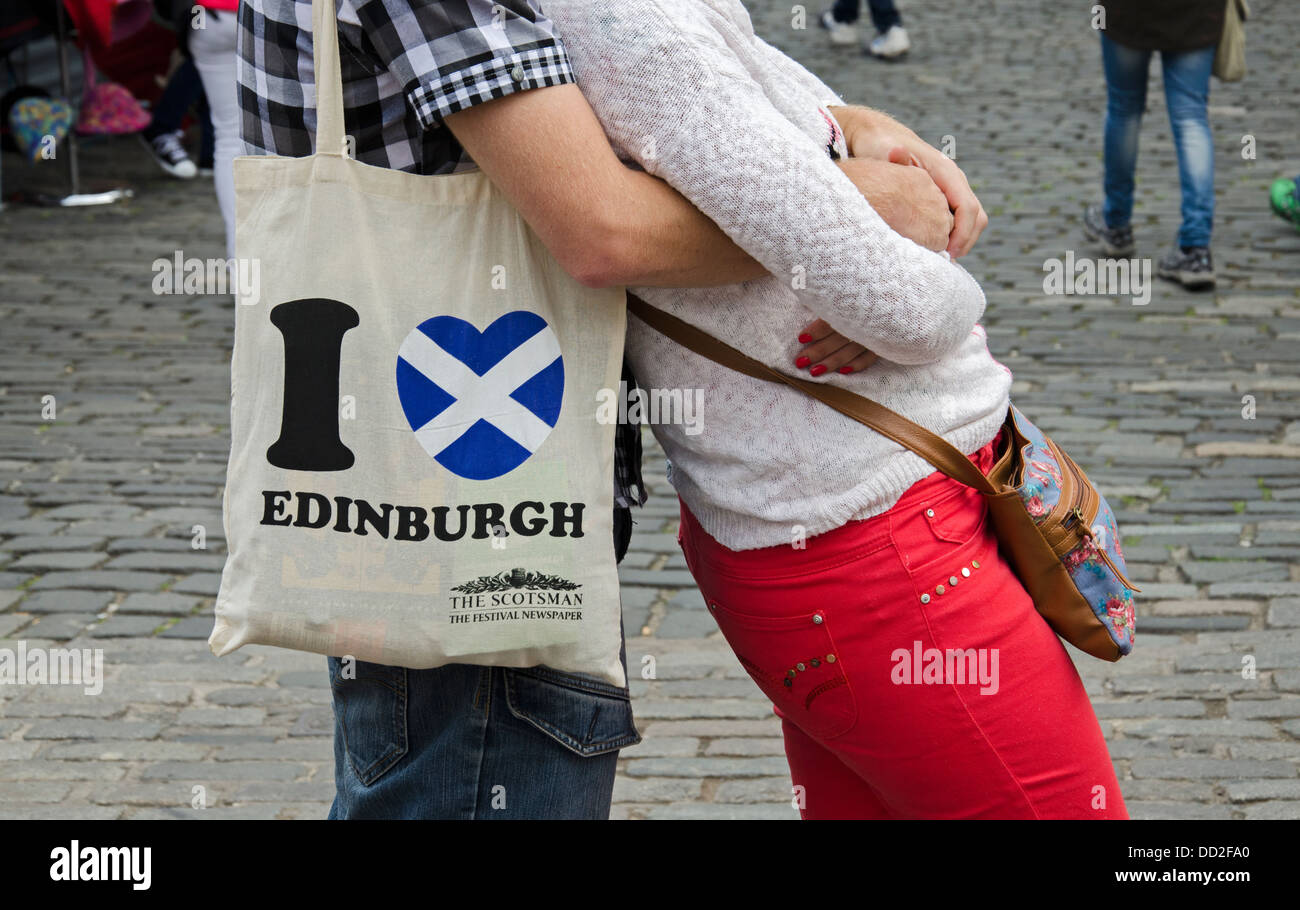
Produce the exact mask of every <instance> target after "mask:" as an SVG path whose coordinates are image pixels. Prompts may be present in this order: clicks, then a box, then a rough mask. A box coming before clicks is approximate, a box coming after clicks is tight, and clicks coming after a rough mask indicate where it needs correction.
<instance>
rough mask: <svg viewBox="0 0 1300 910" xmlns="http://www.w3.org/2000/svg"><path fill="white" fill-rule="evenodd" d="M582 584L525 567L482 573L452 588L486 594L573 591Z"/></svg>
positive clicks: (464, 592)
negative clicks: (523, 591) (519, 590)
mask: <svg viewBox="0 0 1300 910" xmlns="http://www.w3.org/2000/svg"><path fill="white" fill-rule="evenodd" d="M581 587H582V585H579V584H574V583H573V582H571V581H569V580H568V579H567V578H561V577H560V576H558V575H546V574H544V573H542V572H529V571H527V570H525V569H511V570H510V571H509V572H500V573H498V574H496V575H482V576H480V577H478V578H476V579H474V580H473V581H467V582H465V583H464V584H463V585H457V586H456V587H454V588H452V590H453V591H459V592H461V593H462V594H488V593H492V592H494V591H511V590H515V589H517V588H522V589H524V590H527V591H573V590H576V589H577V588H581Z"/></svg>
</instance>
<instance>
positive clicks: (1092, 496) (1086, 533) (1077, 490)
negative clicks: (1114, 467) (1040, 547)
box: [1048, 440, 1142, 594]
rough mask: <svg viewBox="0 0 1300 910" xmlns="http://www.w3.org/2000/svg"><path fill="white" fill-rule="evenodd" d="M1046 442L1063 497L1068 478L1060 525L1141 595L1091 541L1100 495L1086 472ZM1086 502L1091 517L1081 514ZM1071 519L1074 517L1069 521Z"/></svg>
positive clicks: (1107, 555)
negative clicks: (1066, 507)
mask: <svg viewBox="0 0 1300 910" xmlns="http://www.w3.org/2000/svg"><path fill="white" fill-rule="evenodd" d="M1048 445H1049V446H1050V447H1051V449H1052V452H1053V453H1054V454H1055V455H1056V463H1057V464H1058V465H1060V466H1061V493H1062V494H1063V496H1064V494H1065V492H1066V489H1067V485H1066V482H1065V481H1066V479H1067V478H1068V479H1069V481H1070V482H1069V485H1068V489H1069V494H1070V496H1069V503H1070V505H1069V512H1068V513H1067V514H1066V516H1065V518H1064V519H1062V521H1061V527H1062V528H1073V529H1074V532H1075V534H1077V535H1078V536H1079V539H1080V540H1081V541H1082V540H1086V541H1087V542H1088V543H1089V544H1090V545H1091V546H1092V550H1093V552H1094V553H1096V554H1097V555H1098V556H1100V557H1101V561H1102V562H1104V563H1105V564H1106V566H1107V568H1109V569H1110V570H1111V571H1112V572H1114V573H1115V575H1116V577H1118V578H1119V580H1120V581H1122V582H1123V583H1124V586H1125V587H1126V588H1128V589H1129V590H1130V591H1134V592H1136V593H1138V594H1141V593H1142V589H1141V588H1139V587H1137V586H1136V585H1135V584H1133V582H1131V581H1129V579H1128V576H1127V575H1126V574H1125V573H1123V572H1121V571H1120V568H1119V566H1117V565H1115V563H1114V561H1113V560H1112V559H1111V558H1110V556H1109V554H1107V553H1106V550H1105V548H1104V547H1099V546H1097V544H1096V543H1095V542H1094V541H1093V534H1092V522H1093V521H1095V520H1096V518H1097V512H1098V511H1100V509H1101V496H1100V495H1099V494H1098V493H1097V491H1096V490H1094V489H1092V487H1091V486H1090V485H1089V484H1088V483H1086V482H1085V481H1083V480H1082V479H1081V478H1082V477H1085V476H1086V475H1084V473H1083V471H1082V469H1080V467H1079V466H1078V465H1077V464H1075V463H1074V459H1073V458H1071V457H1070V456H1069V455H1066V454H1065V452H1063V451H1062V450H1061V448H1060V447H1059V446H1058V445H1057V444H1056V443H1055V442H1052V441H1051V440H1048ZM1085 504H1086V505H1087V506H1088V511H1089V512H1091V513H1092V516H1091V517H1090V518H1089V517H1087V516H1085V515H1084V505H1085ZM1071 518H1073V519H1074V520H1073V521H1069V519H1071Z"/></svg>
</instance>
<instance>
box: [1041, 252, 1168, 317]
mask: <svg viewBox="0 0 1300 910" xmlns="http://www.w3.org/2000/svg"><path fill="white" fill-rule="evenodd" d="M1043 271H1044V272H1045V273H1046V274H1045V275H1044V277H1043V293H1044V294H1096V295H1100V296H1103V297H1132V298H1133V306H1146V305H1147V304H1148V303H1150V302H1151V260H1150V259H1075V257H1074V251H1073V250H1067V251H1066V253H1065V259H1055V258H1054V259H1045V260H1043Z"/></svg>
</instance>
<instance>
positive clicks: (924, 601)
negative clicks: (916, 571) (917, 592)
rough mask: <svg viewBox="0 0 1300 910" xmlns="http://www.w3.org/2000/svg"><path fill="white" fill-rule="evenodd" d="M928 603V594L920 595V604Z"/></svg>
mask: <svg viewBox="0 0 1300 910" xmlns="http://www.w3.org/2000/svg"><path fill="white" fill-rule="evenodd" d="M929 602H930V595H929V594H922V595H921V603H923V604H928V603H929Z"/></svg>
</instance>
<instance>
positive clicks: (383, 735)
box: [328, 657, 641, 819]
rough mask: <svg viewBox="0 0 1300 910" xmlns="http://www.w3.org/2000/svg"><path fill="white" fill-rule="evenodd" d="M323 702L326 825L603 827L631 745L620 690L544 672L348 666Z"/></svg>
mask: <svg viewBox="0 0 1300 910" xmlns="http://www.w3.org/2000/svg"><path fill="white" fill-rule="evenodd" d="M328 660H329V674H330V687H331V689H332V690H333V696H334V783H335V791H336V792H335V797H334V805H333V806H332V807H331V808H330V813H329V817H330V818H333V819H350V818H405V819H413V818H419V819H434V818H437V819H449V818H452V819H480V818H496V819H540V818H548V819H549V818H566V819H606V818H608V817H609V808H610V802H611V798H612V795H613V790H614V769H615V765H616V763H617V761H618V750H619V749H620V748H622V747H624V746H630V745H634V744H636V743H638V742H640V741H641V737H640V736H639V735H638V734H637V732H636V727H635V726H633V722H632V706H631V703H630V701H629V699H628V691H627V689H626V688H618V687H616V686H611V685H610V684H608V683H606V682H603V681H600V680H597V679H593V678H590V677H586V676H575V675H572V674H568V673H560V672H557V671H555V670H550V669H547V668H546V667H532V668H529V669H503V668H501V667H480V666H470V665H468V664H450V665H448V666H445V667H436V668H434V669H432V670H408V669H405V668H403V667H389V666H384V665H381V664H372V663H365V662H362V661H357V662H356V664H355V668H356V677H355V678H354V679H345V678H342V675H341V669H342V661H340V660H339V659H338V658H336V657H331V658H328Z"/></svg>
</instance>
